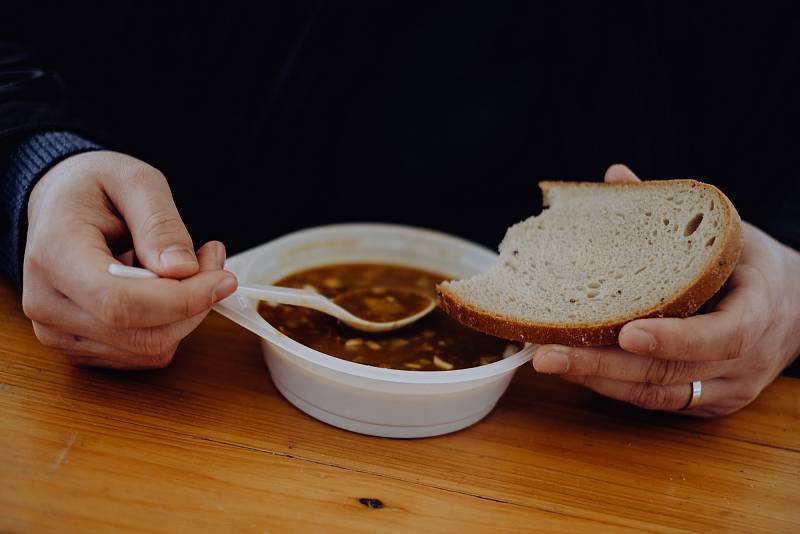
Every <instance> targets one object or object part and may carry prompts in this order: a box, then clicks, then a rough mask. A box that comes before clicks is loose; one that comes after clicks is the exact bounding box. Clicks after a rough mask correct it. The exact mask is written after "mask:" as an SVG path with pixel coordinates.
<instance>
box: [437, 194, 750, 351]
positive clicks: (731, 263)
mask: <svg viewBox="0 0 800 534" xmlns="http://www.w3.org/2000/svg"><path fill="white" fill-rule="evenodd" d="M670 184H674V185H684V186H689V187H693V188H694V187H700V188H703V189H706V190H708V191H710V192H712V193H714V194H715V195H716V196H717V197H718V198H719V205H720V208H721V209H723V210H725V216H726V220H727V221H728V224H727V225H725V233H724V234H723V236H722V240H723V243H722V246H720V247H719V248H718V252H717V253H716V254H715V255H714V256H713V257H712V258H711V259H710V260H709V262H708V265H707V267H706V269H705V270H703V271H702V272H700V273H699V274H698V276H697V277H695V278H694V279H693V280H692V281H691V282H690V283H689V284H687V285H686V286H685V287H684V288H683V289H682V290H681V291H679V292H678V293H676V294H675V295H674V296H673V298H671V299H670V300H667V301H665V302H663V303H662V304H660V305H658V306H656V307H653V308H651V309H649V310H645V311H644V312H641V313H637V314H635V315H633V314H632V315H630V316H629V317H621V318H617V319H615V320H613V321H609V322H603V323H593V324H568V323H553V324H550V323H534V322H524V321H518V320H514V319H509V318H506V317H502V316H499V315H495V314H492V313H489V312H486V311H483V310H481V309H478V308H476V307H474V306H471V305H470V304H467V303H465V302H463V301H461V300H460V299H459V298H458V297H457V296H456V295H454V294H453V293H451V292H450V291H448V290H447V288H446V287H444V286H443V285H442V284H439V285H437V286H436V290H437V293H438V294H439V299H440V306H441V307H442V309H443V310H444V311H445V312H446V313H447V314H448V315H450V316H451V317H453V318H455V319H456V320H458V321H459V322H460V323H462V324H464V325H466V326H468V327H470V328H472V329H474V330H478V331H480V332H484V333H486V334H490V335H493V336H497V337H500V338H504V339H513V340H517V341H524V342H527V343H538V344H545V343H557V344H559V345H568V346H573V347H577V346H598V345H614V344H616V343H617V338H618V336H619V332H620V330H621V329H622V327H623V326H624V325H625V324H627V323H629V322H631V321H633V320H636V319H645V318H649V317H687V316H689V315H692V314H693V313H695V312H696V311H697V310H698V309H699V308H700V306H702V305H703V304H704V303H705V302H706V301H707V300H709V299H710V298H711V297H712V296H713V295H714V294H715V293H716V292H717V291H719V289H720V288H721V287H722V286H723V284H724V283H725V281H726V280H727V279H728V277H729V276H730V275H731V273H732V272H733V270H734V268H735V267H736V264H737V262H738V261H739V256H740V255H741V252H742V247H743V246H744V240H743V237H742V224H741V219H740V218H739V214H738V213H737V211H736V208H735V207H734V206H733V204H732V203H731V201H730V200H729V199H728V197H726V196H725V194H724V193H722V191H720V190H719V189H717V188H716V187H714V186H712V185H709V184H705V183H702V182H698V181H696V180H689V179H684V180H657V181H649V182H638V183H623V184H606V183H597V182H540V183H539V187H540V188H541V189H542V193H543V198H544V205H545V206H549V203H550V199H549V192H550V189H551V188H553V187H559V188H569V187H580V188H592V187H598V188H605V187H618V188H628V187H653V186H656V187H664V186H668V185H670Z"/></svg>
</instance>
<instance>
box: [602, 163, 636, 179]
mask: <svg viewBox="0 0 800 534" xmlns="http://www.w3.org/2000/svg"><path fill="white" fill-rule="evenodd" d="M604 181H605V182H606V183H608V184H624V183H631V182H641V180H639V178H638V177H637V176H636V175H635V174H634V173H633V171H632V170H630V169H629V168H628V167H627V166H626V165H623V164H622V163H615V164H614V165H612V166H611V167H609V168H608V170H607V171H606V175H605V177H604Z"/></svg>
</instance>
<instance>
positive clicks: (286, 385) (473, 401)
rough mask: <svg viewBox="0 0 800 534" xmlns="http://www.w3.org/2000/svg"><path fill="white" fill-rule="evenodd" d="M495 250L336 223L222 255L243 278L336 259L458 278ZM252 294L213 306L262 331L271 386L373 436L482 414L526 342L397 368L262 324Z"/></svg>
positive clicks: (329, 419)
mask: <svg viewBox="0 0 800 534" xmlns="http://www.w3.org/2000/svg"><path fill="white" fill-rule="evenodd" d="M496 258H497V255H496V254H495V253H494V252H491V251H490V250H488V249H486V248H484V247H481V246H478V245H476V244H473V243H470V242H468V241H465V240H463V239H460V238H457V237H453V236H449V235H446V234H442V233H439V232H433V231H431V230H424V229H419V228H411V227H405V226H395V225H386V224H342V225H332V226H322V227H317V228H311V229H308V230H302V231H299V232H295V233H292V234H289V235H286V236H284V237H281V238H278V239H276V240H274V241H270V242H269V243H265V244H264V245H261V246H258V247H256V248H253V249H251V250H248V251H246V252H243V253H241V254H238V255H236V256H234V257H231V258H229V259H228V262H227V264H226V268H227V269H228V270H230V271H232V272H234V273H235V274H236V276H238V277H239V278H240V279H241V280H247V281H251V282H258V283H272V282H275V281H277V280H279V279H281V278H283V277H285V276H287V275H290V274H293V273H296V272H298V271H301V270H304V269H309V268H313V267H320V266H324V265H331V264H336V263H383V264H392V265H402V266H407V267H416V268H419V269H424V270H427V271H433V272H436V273H440V274H442V275H444V276H448V277H453V278H462V277H466V276H470V275H473V274H476V273H479V272H483V271H486V270H487V269H489V267H490V266H491V265H492V264H493V263H494V261H495V260H496ZM257 306H258V302H256V301H255V300H251V299H247V298H243V297H237V296H232V297H229V298H227V299H225V300H223V301H221V302H220V303H218V304H217V305H216V306H215V307H214V309H215V310H216V311H217V312H219V313H221V314H222V315H224V316H226V317H228V318H229V319H231V320H233V321H235V322H237V323H239V324H240V325H242V326H244V327H245V328H247V329H249V330H251V331H252V332H254V333H256V334H257V335H259V336H260V337H261V338H262V348H263V351H264V359H265V360H266V363H267V366H268V367H269V370H270V373H271V376H272V381H273V382H274V383H275V387H276V388H277V389H278V391H280V392H281V394H282V395H283V396H284V397H286V399H287V400H288V401H289V402H291V403H292V404H294V405H295V406H296V407H298V408H299V409H300V410H302V411H304V412H306V413H307V414H309V415H311V416H312V417H315V418H316V419H319V420H320V421H324V422H326V423H329V424H331V425H334V426H337V427H339V428H343V429H346V430H350V431H353V432H359V433H362V434H370V435H373V436H384V437H392V438H418V437H425V436H436V435H440V434H446V433H448V432H454V431H456V430H460V429H462V428H465V427H467V426H469V425H472V424H474V423H476V422H478V421H480V420H481V419H482V418H483V417H485V416H486V415H487V414H488V413H489V412H490V411H491V410H492V408H494V406H495V404H496V403H497V401H498V399H499V398H500V397H501V396H502V394H503V393H504V392H505V390H506V388H507V387H508V384H509V382H510V381H511V378H512V377H513V376H514V372H515V371H516V369H517V367H519V366H520V365H522V364H523V363H525V362H527V361H528V360H530V359H531V356H532V353H533V347H531V346H526V347H525V348H523V349H522V350H521V351H519V352H517V353H516V354H513V355H511V356H508V357H506V358H504V359H502V360H500V361H498V362H495V363H491V364H488V365H483V366H480V367H473V368H470V369H459V370H453V371H405V370H403V371H401V370H395V369H383V368H380V367H372V366H368V365H362V364H359V363H354V362H349V361H347V360H342V359H339V358H336V357H333V356H329V355H327V354H323V353H321V352H318V351H316V350H314V349H311V348H309V347H306V346H305V345H302V344H300V343H298V342H297V341H294V340H293V339H291V338H289V337H287V336H286V335H284V334H283V333H281V332H280V331H278V330H277V329H276V328H273V327H272V326H271V325H270V324H269V323H267V322H266V321H265V320H264V319H263V318H262V317H261V316H260V315H259V314H258V311H257Z"/></svg>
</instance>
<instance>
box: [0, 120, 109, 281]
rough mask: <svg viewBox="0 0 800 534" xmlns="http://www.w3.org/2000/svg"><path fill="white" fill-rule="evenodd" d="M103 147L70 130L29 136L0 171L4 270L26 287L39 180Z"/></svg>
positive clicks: (0, 264) (1, 267) (0, 249)
mask: <svg viewBox="0 0 800 534" xmlns="http://www.w3.org/2000/svg"><path fill="white" fill-rule="evenodd" d="M92 150H103V147H101V146H100V145H97V144H95V143H92V142H91V141H88V140H86V139H84V138H83V137H80V136H79V135H76V134H73V133H70V132H44V133H38V134H34V135H31V136H30V137H27V138H25V139H24V140H23V141H22V142H21V143H20V144H19V145H18V146H17V147H16V148H15V149H13V150H12V151H11V154H10V156H9V158H8V162H7V164H6V166H5V168H4V169H3V172H2V173H0V272H2V274H3V275H5V276H7V277H8V278H9V279H11V281H13V282H14V285H15V286H16V287H17V289H21V288H22V258H23V255H24V253H25V239H26V233H27V230H28V218H27V206H28V197H29V196H30V193H31V189H33V186H34V185H35V184H36V181H37V180H38V179H39V178H41V177H42V175H43V174H44V173H45V172H47V171H48V170H49V169H50V168H51V167H52V166H53V165H55V164H56V163H58V162H59V161H61V160H63V159H65V158H68V157H69V156H73V155H75V154H80V153H81V152H89V151H92Z"/></svg>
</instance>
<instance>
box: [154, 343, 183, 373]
mask: <svg viewBox="0 0 800 534" xmlns="http://www.w3.org/2000/svg"><path fill="white" fill-rule="evenodd" d="M177 348H178V347H177V345H175V346H173V347H170V348H168V349H166V350H164V351H163V352H161V353H160V354H156V355H153V356H152V358H151V359H150V365H149V367H151V368H152V369H163V368H165V367H167V366H168V365H169V364H171V363H172V358H173V357H174V356H175V351H176V350H177Z"/></svg>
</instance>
